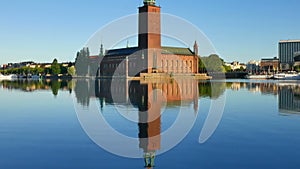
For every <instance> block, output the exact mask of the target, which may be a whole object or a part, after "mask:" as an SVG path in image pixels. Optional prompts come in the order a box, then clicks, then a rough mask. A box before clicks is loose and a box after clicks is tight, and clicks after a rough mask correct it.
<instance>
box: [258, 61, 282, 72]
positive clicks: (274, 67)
mask: <svg viewBox="0 0 300 169" xmlns="http://www.w3.org/2000/svg"><path fill="white" fill-rule="evenodd" d="M278 70H279V59H278V58H277V57H274V58H264V59H262V60H261V62H260V71H263V72H276V71H278Z"/></svg>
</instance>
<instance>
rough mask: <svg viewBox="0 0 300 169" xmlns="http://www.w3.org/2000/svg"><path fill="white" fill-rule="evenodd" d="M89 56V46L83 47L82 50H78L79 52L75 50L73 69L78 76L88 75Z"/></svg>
mask: <svg viewBox="0 0 300 169" xmlns="http://www.w3.org/2000/svg"><path fill="white" fill-rule="evenodd" d="M89 56H90V52H89V48H83V49H82V50H80V52H77V55H76V60H75V69H76V73H77V75H78V76H86V75H88V67H89Z"/></svg>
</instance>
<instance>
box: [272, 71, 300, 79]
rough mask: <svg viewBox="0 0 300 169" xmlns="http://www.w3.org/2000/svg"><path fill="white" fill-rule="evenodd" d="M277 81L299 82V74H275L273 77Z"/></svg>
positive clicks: (290, 72)
mask: <svg viewBox="0 0 300 169" xmlns="http://www.w3.org/2000/svg"><path fill="white" fill-rule="evenodd" d="M274 79H277V80H300V73H297V72H295V71H289V72H287V73H277V74H275V75H274Z"/></svg>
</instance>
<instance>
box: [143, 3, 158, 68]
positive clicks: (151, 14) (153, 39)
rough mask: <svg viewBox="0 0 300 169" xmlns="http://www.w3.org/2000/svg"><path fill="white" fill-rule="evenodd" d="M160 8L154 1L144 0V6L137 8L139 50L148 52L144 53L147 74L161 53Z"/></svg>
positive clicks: (154, 65) (154, 66)
mask: <svg viewBox="0 0 300 169" xmlns="http://www.w3.org/2000/svg"><path fill="white" fill-rule="evenodd" d="M160 20H161V18H160V7H158V6H156V4H155V0H144V6H142V7H140V8H139V40H138V41H139V48H140V49H141V50H148V51H147V52H146V53H144V57H145V59H146V61H147V63H145V64H146V65H145V67H146V68H148V71H147V73H152V71H153V68H154V69H155V68H156V66H157V65H156V64H157V58H158V57H159V56H158V55H159V54H160V51H161V23H160Z"/></svg>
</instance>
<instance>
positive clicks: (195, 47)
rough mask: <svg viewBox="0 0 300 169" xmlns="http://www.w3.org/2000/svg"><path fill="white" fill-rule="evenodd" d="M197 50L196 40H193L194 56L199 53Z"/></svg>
mask: <svg viewBox="0 0 300 169" xmlns="http://www.w3.org/2000/svg"><path fill="white" fill-rule="evenodd" d="M198 50H199V46H198V44H197V41H195V43H194V53H195V55H196V56H198V55H199V51H198Z"/></svg>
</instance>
